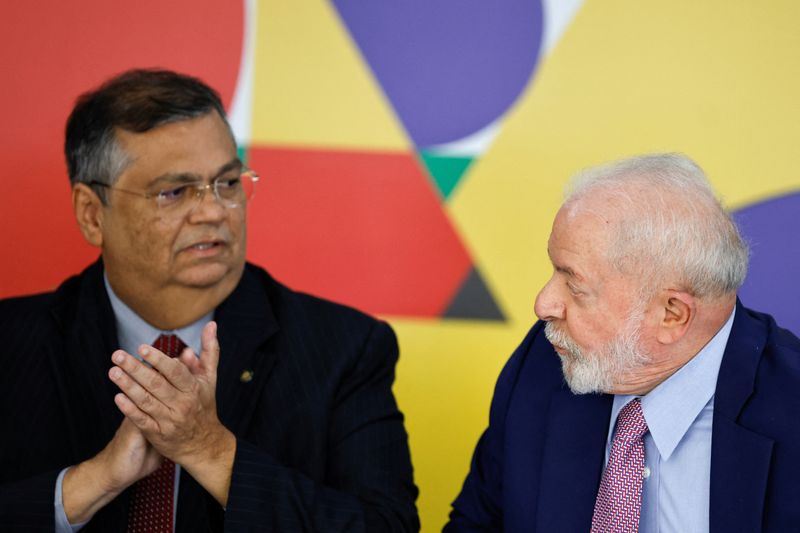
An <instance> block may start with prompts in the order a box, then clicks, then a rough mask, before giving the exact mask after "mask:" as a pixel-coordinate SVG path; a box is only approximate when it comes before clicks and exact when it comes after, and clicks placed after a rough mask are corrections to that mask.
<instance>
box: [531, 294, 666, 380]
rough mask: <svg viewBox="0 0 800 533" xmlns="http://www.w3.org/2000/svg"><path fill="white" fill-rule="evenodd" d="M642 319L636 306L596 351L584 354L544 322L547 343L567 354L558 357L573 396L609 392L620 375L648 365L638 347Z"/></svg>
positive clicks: (565, 335) (550, 323)
mask: <svg viewBox="0 0 800 533" xmlns="http://www.w3.org/2000/svg"><path fill="white" fill-rule="evenodd" d="M643 320H644V311H643V310H642V309H641V307H640V306H637V308H634V310H633V311H632V312H631V314H630V315H629V316H628V318H627V320H626V321H625V323H624V324H623V326H622V331H621V332H620V333H619V334H618V335H617V336H615V337H614V338H613V339H611V341H609V342H608V343H607V344H605V345H604V346H602V347H601V348H600V349H598V350H595V351H591V352H586V353H583V352H581V349H580V347H579V346H578V345H577V344H576V343H575V341H573V340H572V338H570V337H569V336H568V335H567V334H566V333H564V332H563V331H561V330H558V329H556V326H555V325H554V324H553V323H552V322H548V323H547V325H546V326H545V329H544V334H545V336H546V337H547V340H549V341H550V343H551V344H554V345H555V346H558V347H559V348H561V349H562V350H563V351H565V352H567V353H566V354H565V355H562V354H560V353H559V354H558V356H559V357H560V358H561V370H562V372H563V373H564V379H565V380H566V382H567V385H568V386H569V388H570V390H571V391H572V392H573V393H575V394H587V393H590V392H610V391H611V390H612V389H613V387H614V386H615V385H618V384H620V383H621V382H622V379H623V376H625V375H626V374H628V373H630V372H631V371H632V370H635V369H638V368H641V367H642V366H644V365H646V364H647V363H649V362H650V359H651V358H650V355H649V354H647V353H646V352H645V351H644V349H643V348H642V346H641V325H642V321H643ZM556 353H558V352H556Z"/></svg>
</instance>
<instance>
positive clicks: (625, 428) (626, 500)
mask: <svg viewBox="0 0 800 533" xmlns="http://www.w3.org/2000/svg"><path fill="white" fill-rule="evenodd" d="M645 433H647V422H645V419H644V414H643V413H642V403H641V401H640V400H639V398H636V399H634V400H631V401H630V402H629V403H628V404H627V405H626V406H625V407H623V408H622V409H621V410H620V412H619V416H618V417H617V431H616V434H615V435H614V439H613V440H612V441H611V453H610V454H609V456H608V464H607V465H606V470H605V472H603V478H602V479H601V480H600V489H599V490H598V492H597V501H596V502H595V506H594V516H592V530H591V531H592V533H636V532H637V531H638V530H639V516H640V514H641V509H642V482H643V472H644V435H645Z"/></svg>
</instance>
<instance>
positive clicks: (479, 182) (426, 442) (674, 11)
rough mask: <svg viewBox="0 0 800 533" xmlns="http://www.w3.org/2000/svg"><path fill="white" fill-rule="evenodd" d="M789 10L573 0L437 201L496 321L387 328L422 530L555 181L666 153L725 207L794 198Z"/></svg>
mask: <svg viewBox="0 0 800 533" xmlns="http://www.w3.org/2000/svg"><path fill="white" fill-rule="evenodd" d="M798 20H800V3H795V2H790V1H779V2H769V3H754V2H749V1H738V0H737V1H728V0H716V1H706V2H694V1H690V0H675V1H672V2H639V1H634V0H604V1H599V0H588V1H587V2H585V4H584V5H583V6H582V8H581V9H580V11H579V12H578V14H577V16H576V18H575V20H574V21H573V23H572V25H571V26H570V27H569V28H568V29H567V31H566V33H565V34H564V35H563V36H562V38H561V40H560V41H559V43H558V44H557V45H556V47H555V49H554V50H553V51H552V53H551V55H550V56H549V57H547V58H545V59H544V61H543V63H542V64H540V66H539V68H538V70H537V73H536V75H535V78H534V80H532V83H531V84H530V85H529V86H528V88H527V89H526V91H525V93H524V94H523V95H522V97H521V98H520V100H519V101H518V102H517V104H516V106H515V107H514V108H513V109H512V110H511V111H510V112H509V114H508V115H507V117H506V120H505V122H504V124H503V126H502V130H501V132H500V134H499V136H498V137H497V139H496V141H495V143H494V144H493V145H492V146H491V147H490V148H489V150H488V151H487V152H486V153H485V154H484V155H483V156H482V157H481V158H479V159H478V160H477V161H476V162H475V163H474V164H473V165H472V167H471V168H470V169H469V170H468V171H467V172H468V173H467V175H466V176H465V178H464V179H463V181H462V182H461V183H460V185H459V187H458V188H457V189H456V190H455V192H454V194H453V196H452V197H451V199H450V202H449V205H448V207H447V209H448V211H449V212H450V214H451V215H452V218H453V220H454V223H455V224H456V226H457V227H458V229H459V230H460V232H461V234H462V236H463V238H464V239H465V241H466V244H467V245H468V247H469V248H470V251H471V253H472V254H473V257H475V259H476V261H477V262H478V265H479V267H480V269H481V273H482V274H483V275H484V277H485V279H486V281H487V283H488V284H489V286H490V287H491V288H492V289H493V290H494V294H495V296H496V297H497V298H498V301H499V303H500V305H501V307H502V308H503V310H504V312H505V313H506V314H507V315H508V316H509V320H510V321H509V323H508V324H506V325H504V326H490V325H484V324H481V323H475V322H444V323H430V324H421V323H414V322H408V321H398V320H393V324H395V326H396V329H397V331H398V333H399V337H400V343H401V349H402V350H403V351H402V355H401V362H400V366H399V368H398V383H397V387H396V391H397V394H398V398H399V401H400V403H401V407H402V408H403V409H404V411H405V412H406V414H407V423H408V429H409V431H410V433H411V446H412V454H413V459H414V462H415V467H416V475H417V481H418V484H419V485H420V488H421V495H420V499H419V508H420V512H421V518H422V523H423V531H438V530H440V529H441V526H442V525H443V524H444V522H445V520H446V517H447V513H448V512H449V505H450V502H451V501H452V500H453V498H454V497H455V496H456V494H457V493H458V490H459V489H460V486H461V483H462V482H463V478H464V476H465V474H466V472H467V468H468V465H469V460H470V456H471V453H472V450H473V447H474V445H475V442H476V440H477V437H478V436H479V434H480V432H481V431H482V430H483V429H484V428H485V426H486V423H487V418H488V411H489V399H490V397H491V393H492V388H493V386H494V383H495V381H496V379H497V375H498V372H499V370H500V368H501V367H502V365H503V363H504V362H505V361H506V359H507V357H508V356H509V355H510V353H511V351H512V350H513V348H514V347H515V346H516V345H517V344H518V343H519V342H520V341H521V340H522V337H523V335H524V334H525V332H526V331H527V329H528V328H529V326H530V325H531V324H532V323H533V321H534V316H533V301H534V298H535V295H536V293H537V291H538V289H539V288H540V287H541V286H542V285H543V283H544V282H545V281H546V279H547V278H548V277H549V275H550V264H549V261H548V259H547V254H546V246H547V238H548V236H549V233H550V226H551V223H552V219H553V216H554V215H555V212H556V210H557V209H558V206H559V203H560V200H561V196H562V191H563V187H564V184H565V183H566V181H567V179H568V178H569V176H571V175H572V174H574V173H575V172H576V171H577V170H579V169H581V168H583V167H586V166H590V165H594V164H597V163H600V162H604V161H608V160H611V159H617V158H620V157H624V156H627V155H630V154H635V153H642V152H652V151H680V152H685V153H687V154H688V155H689V156H690V157H692V158H694V159H695V160H696V161H697V162H698V163H699V164H700V165H701V166H702V167H704V169H705V170H706V172H707V173H708V175H709V177H710V179H711V181H712V182H713V184H714V186H715V187H716V188H717V190H718V191H720V193H721V194H722V195H723V196H724V197H725V199H726V201H727V203H728V205H730V206H731V207H733V208H737V207H741V206H744V205H747V204H750V203H753V202H757V201H759V200H762V199H765V198H768V197H771V196H775V195H778V194H782V193H785V192H788V191H793V190H798V189H800V173H799V172H798V171H797V170H796V167H797V165H796V162H795V154H796V149H795V145H796V143H797V140H798V139H800V104H798V103H797V95H798V94H800V75H798V68H797V67H798V65H799V64H800V34H798V32H797V31H796V22H797V21H798Z"/></svg>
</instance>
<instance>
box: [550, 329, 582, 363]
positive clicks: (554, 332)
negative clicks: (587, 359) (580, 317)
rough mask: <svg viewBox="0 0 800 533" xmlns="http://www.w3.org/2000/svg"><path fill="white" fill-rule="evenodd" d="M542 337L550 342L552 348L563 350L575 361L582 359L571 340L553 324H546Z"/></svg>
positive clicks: (577, 347) (579, 351) (577, 348)
mask: <svg viewBox="0 0 800 533" xmlns="http://www.w3.org/2000/svg"><path fill="white" fill-rule="evenodd" d="M544 336H545V337H546V338H547V340H548V341H550V344H552V345H553V346H558V347H559V348H563V349H564V350H566V351H567V352H569V354H570V355H571V356H573V357H575V358H577V359H582V358H583V354H582V353H581V349H580V347H579V346H578V345H577V344H576V343H575V341H574V340H572V338H571V337H570V336H569V335H567V334H566V333H564V331H562V330H560V329H558V328H557V327H556V325H555V324H553V323H552V322H548V323H547V324H545V326H544Z"/></svg>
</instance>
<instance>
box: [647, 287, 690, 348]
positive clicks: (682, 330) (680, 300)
mask: <svg viewBox="0 0 800 533" xmlns="http://www.w3.org/2000/svg"><path fill="white" fill-rule="evenodd" d="M661 304H662V311H663V316H662V318H661V322H659V324H658V335H657V337H658V342H660V343H661V344H673V343H675V342H678V341H679V340H680V339H682V338H683V336H684V335H686V331H687V330H688V329H689V326H690V325H691V323H692V320H693V319H694V316H695V313H696V311H697V302H696V301H695V298H694V296H692V295H691V294H689V293H688V292H684V291H676V290H667V291H665V293H664V295H663V299H662V301H661Z"/></svg>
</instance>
